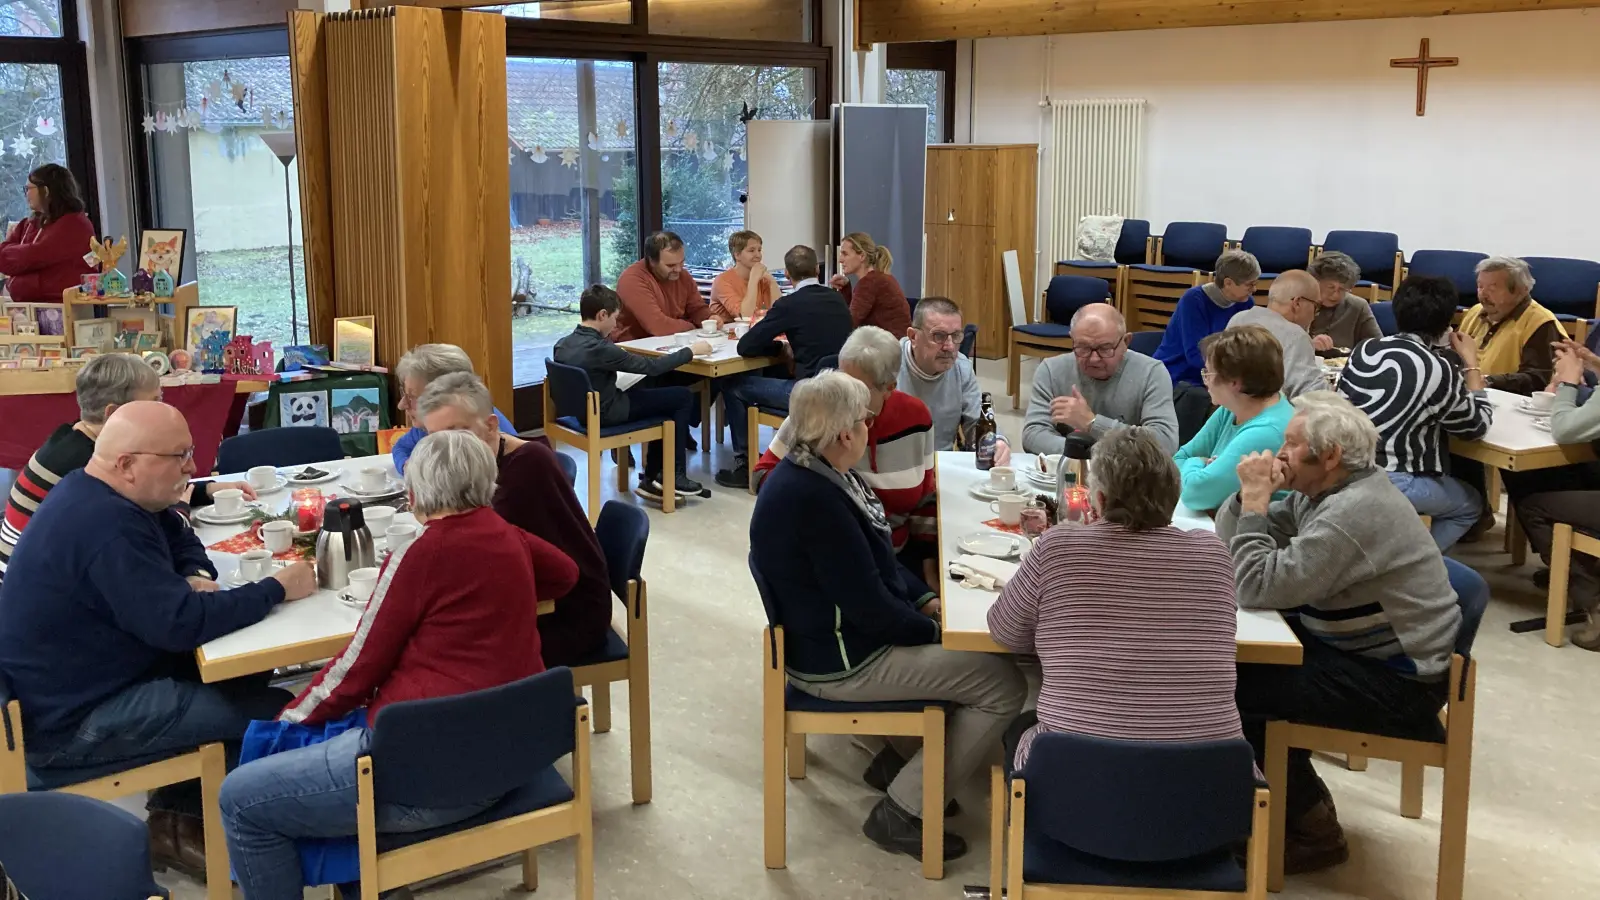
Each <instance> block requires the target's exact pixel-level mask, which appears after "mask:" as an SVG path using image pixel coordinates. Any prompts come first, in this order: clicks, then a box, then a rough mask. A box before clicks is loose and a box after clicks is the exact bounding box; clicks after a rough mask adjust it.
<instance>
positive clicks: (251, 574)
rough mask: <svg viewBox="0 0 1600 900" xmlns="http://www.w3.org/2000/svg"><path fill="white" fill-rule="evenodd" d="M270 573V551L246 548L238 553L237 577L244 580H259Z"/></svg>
mask: <svg viewBox="0 0 1600 900" xmlns="http://www.w3.org/2000/svg"><path fill="white" fill-rule="evenodd" d="M271 574H272V551H270V550H247V551H245V552H244V553H241V554H239V577H240V578H242V579H244V580H245V581H260V580H261V579H263V578H265V577H267V576H268V575H271Z"/></svg>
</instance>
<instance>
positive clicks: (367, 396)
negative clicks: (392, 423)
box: [328, 387, 379, 434]
mask: <svg viewBox="0 0 1600 900" xmlns="http://www.w3.org/2000/svg"><path fill="white" fill-rule="evenodd" d="M328 394H329V407H328V422H329V424H331V425H332V426H333V430H334V431H337V432H339V433H340V434H376V433H377V431H378V418H379V407H378V389H377V388H375V387H369V388H335V389H333V390H331V391H329V392H328Z"/></svg>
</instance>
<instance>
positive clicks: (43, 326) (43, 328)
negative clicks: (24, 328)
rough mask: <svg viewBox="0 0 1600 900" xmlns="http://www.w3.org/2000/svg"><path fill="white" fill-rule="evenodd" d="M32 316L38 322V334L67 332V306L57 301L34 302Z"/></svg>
mask: <svg viewBox="0 0 1600 900" xmlns="http://www.w3.org/2000/svg"><path fill="white" fill-rule="evenodd" d="M33 318H34V321H36V322H38V323H39V333H40V334H50V335H56V336H60V335H64V334H66V333H67V324H66V323H67V308H66V307H65V306H62V305H61V304H59V303H35V304H34V305H33Z"/></svg>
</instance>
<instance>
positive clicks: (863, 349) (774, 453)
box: [755, 325, 938, 579]
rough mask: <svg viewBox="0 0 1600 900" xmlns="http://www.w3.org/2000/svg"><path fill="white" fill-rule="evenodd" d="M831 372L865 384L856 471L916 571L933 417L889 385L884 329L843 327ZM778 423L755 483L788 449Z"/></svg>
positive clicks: (930, 538)
mask: <svg viewBox="0 0 1600 900" xmlns="http://www.w3.org/2000/svg"><path fill="white" fill-rule="evenodd" d="M839 370H840V371H842V372H844V373H845V374H846V375H849V376H850V377H852V378H854V379H856V380H857V381H859V382H861V383H862V384H865V385H866V386H867V390H868V391H869V392H870V396H869V399H868V401H867V410H868V412H870V413H871V414H872V418H870V419H868V420H867V454H866V456H863V457H862V458H861V463H860V468H859V469H858V470H857V471H858V473H859V474H860V475H861V478H862V480H863V481H865V482H866V483H867V485H868V486H869V487H871V488H872V490H873V492H874V493H876V494H877V495H878V499H879V500H881V501H882V502H883V509H884V512H885V513H887V514H888V516H889V525H890V527H891V528H892V529H893V539H894V549H895V553H897V554H898V555H899V556H900V561H901V562H902V563H905V564H906V565H907V567H908V568H910V569H911V571H913V572H915V573H917V574H918V575H923V577H924V579H926V578H927V576H926V575H925V574H924V573H923V563H924V562H925V561H927V560H931V559H934V558H935V557H936V556H937V550H938V523H937V522H936V521H935V520H934V502H933V501H934V476H933V448H934V434H933V416H932V415H931V414H929V412H928V407H927V406H926V405H924V404H923V402H922V401H921V400H918V399H917V398H915V397H913V396H911V395H910V394H907V393H905V392H903V391H899V390H896V389H895V379H896V378H897V377H898V376H899V374H900V342H899V341H898V340H897V339H895V337H894V336H893V335H891V334H889V332H887V331H884V330H883V329H882V328H878V327H875V326H872V325H863V326H861V327H860V328H857V329H856V330H855V331H853V332H851V333H850V338H849V340H847V341H845V343H844V347H842V348H841V349H840V350H839ZM785 432H786V429H783V428H780V429H779V430H778V433H777V435H776V436H774V437H773V439H772V443H771V445H769V447H768V449H767V452H766V453H763V454H762V455H761V459H760V460H758V461H757V462H756V475H755V477H756V481H755V484H756V489H757V490H760V489H761V482H762V481H763V480H764V479H765V478H766V475H767V473H768V472H770V471H772V469H773V467H774V466H776V465H777V464H778V461H779V460H780V459H782V458H783V457H784V454H786V453H787V452H788V449H789V445H788V440H787V438H788V435H787V434H786V433H785Z"/></svg>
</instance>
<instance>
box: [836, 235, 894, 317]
mask: <svg viewBox="0 0 1600 900" xmlns="http://www.w3.org/2000/svg"><path fill="white" fill-rule="evenodd" d="M893 263H894V257H893V256H891V255H889V248H888V247H883V246H880V245H879V244H878V243H876V242H875V241H873V240H872V235H870V234H866V233H864V232H860V231H852V232H851V233H849V234H847V235H845V236H844V238H843V239H842V240H840V241H839V272H838V274H836V275H834V276H833V278H831V279H829V280H828V284H830V285H832V286H833V289H834V290H836V291H838V292H839V293H841V294H843V295H844V299H845V300H846V301H847V302H849V304H850V318H851V319H852V320H854V321H855V324H856V325H857V326H858V327H859V326H861V325H876V326H878V327H879V328H882V329H883V330H884V331H887V332H889V333H890V334H892V335H894V336H895V337H901V336H903V335H905V334H906V333H907V332H908V331H909V330H910V328H911V306H910V305H909V304H908V303H907V302H906V292H905V291H903V290H901V289H900V282H899V281H896V280H895V277H894V276H893V275H890V274H889V267H890V266H891V265H893ZM852 277H854V278H855V279H856V281H855V283H854V284H853V285H852V284H851V281H850V279H851V278H852Z"/></svg>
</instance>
